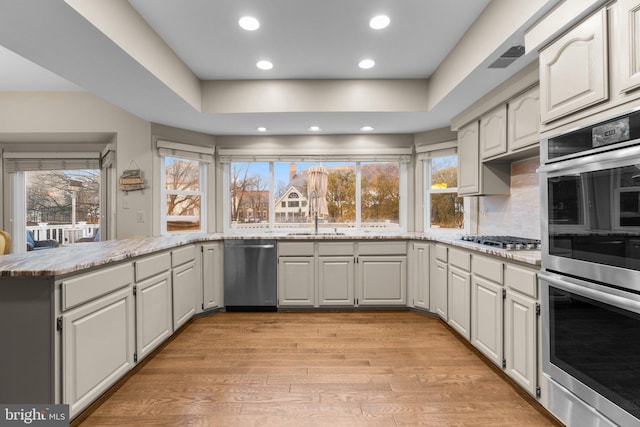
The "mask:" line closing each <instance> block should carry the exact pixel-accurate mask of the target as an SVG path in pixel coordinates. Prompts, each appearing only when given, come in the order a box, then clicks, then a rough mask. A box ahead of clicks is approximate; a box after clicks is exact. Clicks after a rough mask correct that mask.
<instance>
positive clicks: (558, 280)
mask: <svg viewBox="0 0 640 427" xmlns="http://www.w3.org/2000/svg"><path fill="white" fill-rule="evenodd" d="M538 278H539V279H540V280H542V281H545V282H547V283H549V284H551V285H553V286H554V287H556V288H558V289H561V290H563V291H567V292H571V293H573V294H577V295H581V296H583V297H586V298H591V299H593V300H596V301H601V302H603V303H605V304H609V305H612V306H615V307H620V308H623V309H625V310H629V311H633V312H635V313H640V295H638V294H635V293H631V292H625V291H623V290H620V289H615V288H609V287H606V286H603V285H598V284H596V283H591V282H586V281H583V280H579V279H574V278H567V277H564V276H560V275H557V274H553V273H548V272H546V271H541V272H539V273H538Z"/></svg>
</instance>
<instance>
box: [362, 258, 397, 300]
mask: <svg viewBox="0 0 640 427" xmlns="http://www.w3.org/2000/svg"><path fill="white" fill-rule="evenodd" d="M406 271H407V257H406V256H361V257H358V283H359V298H358V300H357V301H358V304H359V305H406V303H407V298H406V289H407V278H406Z"/></svg>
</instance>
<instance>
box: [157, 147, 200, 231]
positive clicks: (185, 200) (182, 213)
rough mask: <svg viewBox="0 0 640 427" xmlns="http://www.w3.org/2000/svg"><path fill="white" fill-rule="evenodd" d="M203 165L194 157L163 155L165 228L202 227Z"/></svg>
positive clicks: (185, 229)
mask: <svg viewBox="0 0 640 427" xmlns="http://www.w3.org/2000/svg"><path fill="white" fill-rule="evenodd" d="M202 181H203V166H202V164H201V163H200V162H199V161H197V160H190V159H182V158H177V157H170V156H165V157H164V196H165V200H166V211H165V214H166V225H165V230H166V231H168V232H175V231H200V230H202V228H203V224H202V223H203V221H202V215H203V206H204V205H203V203H202V202H203V199H204V198H203V194H204V190H203V188H202V187H203V182H202Z"/></svg>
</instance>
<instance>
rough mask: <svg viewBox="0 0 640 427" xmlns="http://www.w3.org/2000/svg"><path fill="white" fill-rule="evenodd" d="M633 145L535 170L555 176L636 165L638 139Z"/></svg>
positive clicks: (638, 151)
mask: <svg viewBox="0 0 640 427" xmlns="http://www.w3.org/2000/svg"><path fill="white" fill-rule="evenodd" d="M633 143H635V144H636V145H632V146H629V147H624V148H618V149H615V150H611V151H603V152H600V153H593V154H589V155H586V156H584V157H577V158H571V159H566V160H561V161H558V162H555V163H547V164H544V165H541V166H540V167H539V168H538V169H536V172H537V173H538V174H548V175H554V176H555V175H562V174H564V173H582V172H593V171H597V170H602V169H610V168H615V167H619V166H628V165H633V164H635V163H638V157H640V145H638V144H640V139H636V140H634V141H633Z"/></svg>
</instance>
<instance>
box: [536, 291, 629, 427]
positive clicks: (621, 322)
mask: <svg viewBox="0 0 640 427" xmlns="http://www.w3.org/2000/svg"><path fill="white" fill-rule="evenodd" d="M549 338H550V343H549V344H550V355H549V356H550V362H551V363H553V364H554V365H556V366H557V367H558V368H560V369H562V370H563V371H565V372H567V373H568V374H570V375H572V376H573V377H575V378H576V379H578V380H580V381H581V382H582V383H583V384H585V385H587V386H589V387H590V388H591V389H593V390H595V391H596V392H598V393H600V394H601V395H603V396H604V397H606V398H607V399H609V400H610V401H612V402H614V403H615V404H617V405H618V406H620V407H621V408H623V409H624V410H626V411H627V412H629V413H631V414H632V415H634V416H635V417H637V418H640V315H638V314H637V313H634V312H631V311H627V310H623V309H620V308H617V307H614V306H611V305H608V304H605V303H602V302H599V301H596V300H593V299H590V298H586V297H583V296H579V295H576V294H574V293H571V292H567V291H564V290H560V289H557V288H554V287H552V286H550V287H549Z"/></svg>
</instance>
